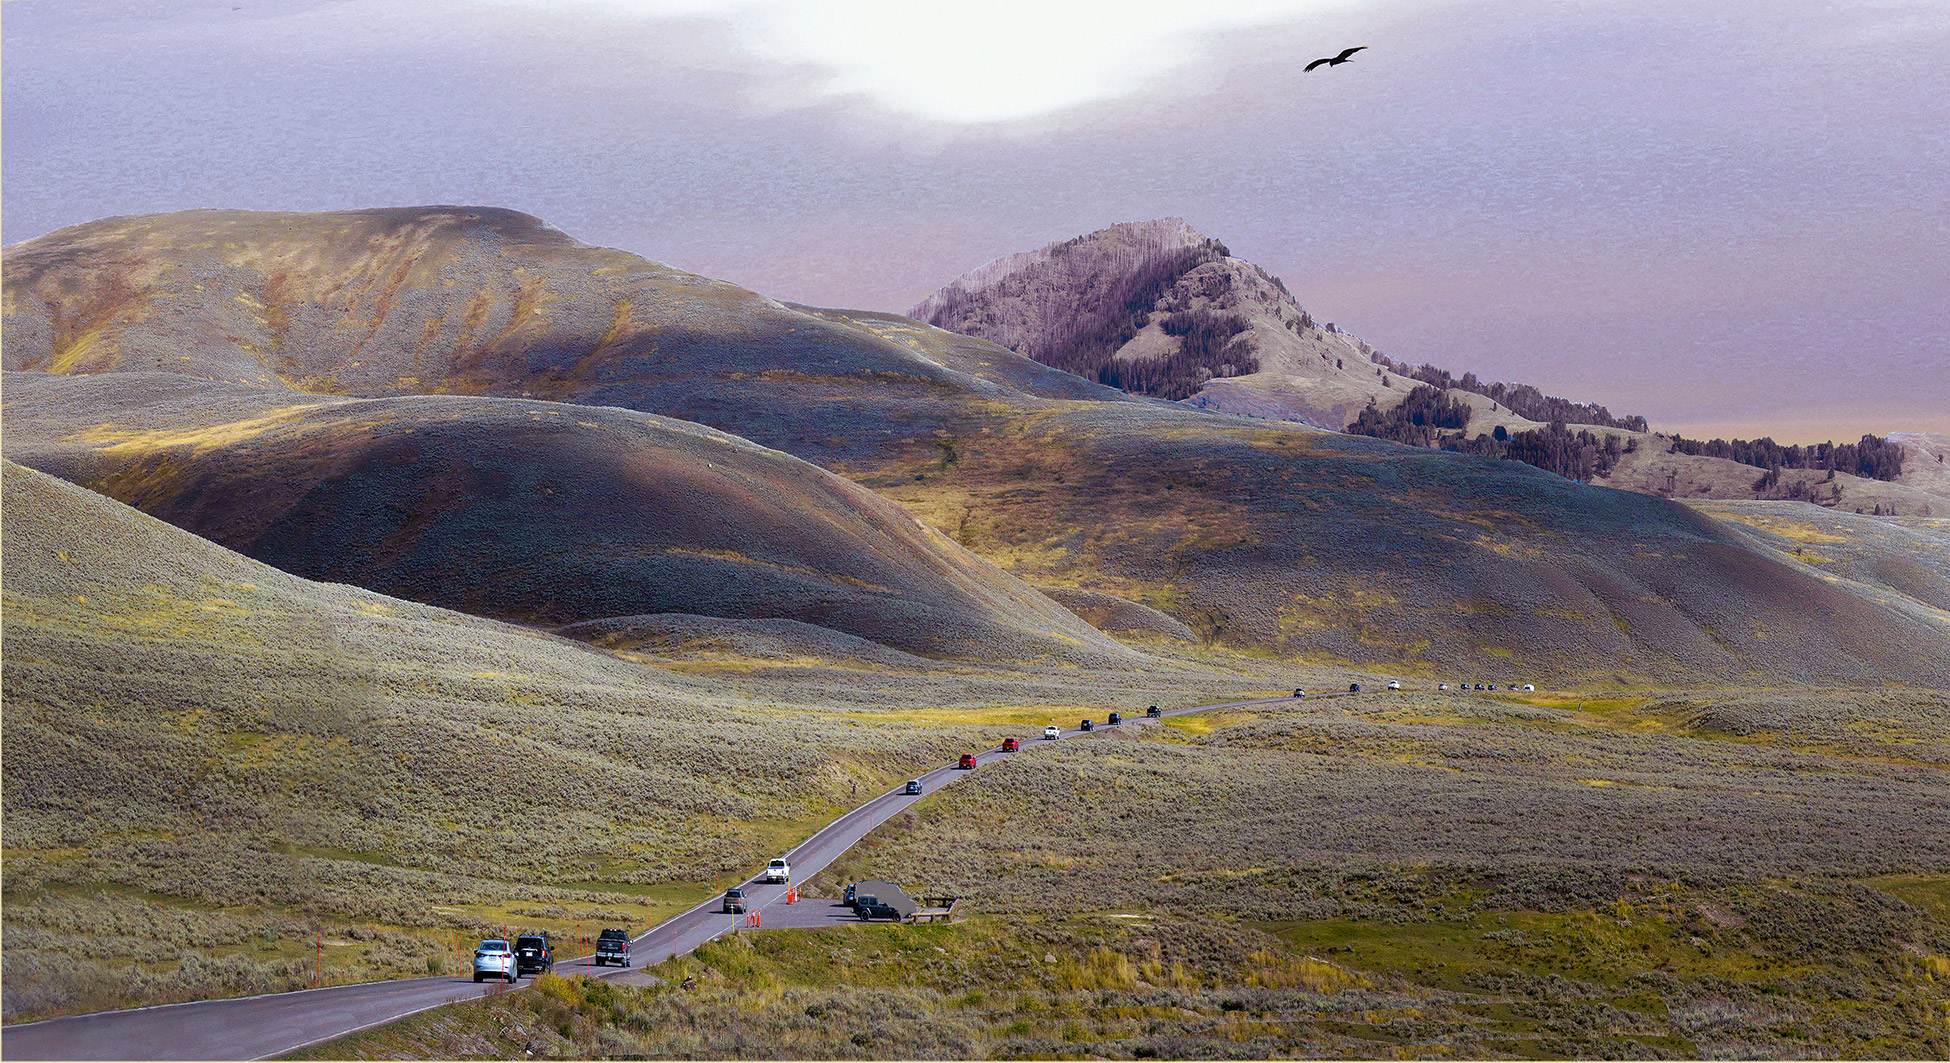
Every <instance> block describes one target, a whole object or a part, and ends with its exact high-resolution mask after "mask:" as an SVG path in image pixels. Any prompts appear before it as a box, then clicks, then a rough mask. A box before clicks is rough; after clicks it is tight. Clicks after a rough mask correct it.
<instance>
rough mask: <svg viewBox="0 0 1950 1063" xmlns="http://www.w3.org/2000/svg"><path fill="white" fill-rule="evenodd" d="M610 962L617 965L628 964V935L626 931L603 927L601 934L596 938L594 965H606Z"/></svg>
mask: <svg viewBox="0 0 1950 1063" xmlns="http://www.w3.org/2000/svg"><path fill="white" fill-rule="evenodd" d="M612 963H613V964H615V965H616V966H618V967H628V966H629V965H630V935H629V932H628V931H625V930H617V929H614V928H609V929H605V930H604V931H603V933H602V936H601V937H599V938H597V939H596V966H598V967H607V966H609V965H610V964H612Z"/></svg>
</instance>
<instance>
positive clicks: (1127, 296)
mask: <svg viewBox="0 0 1950 1063" xmlns="http://www.w3.org/2000/svg"><path fill="white" fill-rule="evenodd" d="M908 316H910V317H913V318H915V319H916V320H920V321H926V322H928V323H929V324H932V325H936V326H938V327H940V328H944V329H947V330H949V331H950V332H958V333H963V334H966V335H970V336H979V337H981V338H983V339H986V340H989V341H991V342H994V343H997V344H1000V345H1001V346H1004V347H1008V348H1010V349H1011V350H1014V351H1017V352H1019V353H1022V354H1026V355H1029V356H1030V357H1032V358H1035V359H1036V360H1037V361H1040V362H1044V363H1046V364H1049V365H1055V366H1058V367H1060V368H1064V369H1067V370H1070V371H1071V372H1076V373H1079V374H1080V375H1083V376H1085V377H1086V378H1089V379H1105V380H1112V381H1130V382H1133V383H1134V384H1138V385H1140V386H1134V387H1132V388H1131V390H1142V391H1144V392H1145V393H1147V394H1158V395H1163V396H1164V397H1167V398H1172V399H1190V400H1191V401H1192V402H1194V403H1195V404H1196V405H1198V406H1199V407H1201V408H1204V409H1214V410H1224V411H1226V412H1230V413H1249V414H1253V415H1255V416H1260V417H1276V418H1281V419H1288V420H1298V421H1304V422H1306V423H1308V424H1313V425H1317V426H1319V427H1322V428H1331V429H1339V428H1340V427H1341V426H1342V425H1345V424H1346V423H1347V422H1348V421H1350V420H1352V419H1353V418H1354V415H1355V414H1356V413H1357V412H1359V411H1360V409H1361V408H1362V407H1364V406H1366V405H1367V404H1368V403H1369V402H1375V403H1376V404H1378V405H1380V406H1382V407H1384V408H1386V407H1390V406H1393V405H1395V404H1396V403H1398V402H1399V401H1400V400H1401V397H1402V396H1404V395H1406V394H1407V393H1408V391H1409V390H1410V389H1412V388H1413V387H1414V382H1413V381H1404V380H1401V379H1400V378H1397V377H1391V376H1389V375H1388V374H1386V373H1384V372H1382V371H1381V370H1379V369H1378V367H1377V366H1375V364H1374V363H1373V361H1372V360H1371V357H1370V356H1371V355H1372V353H1373V351H1372V349H1371V348H1369V347H1368V346H1367V345H1366V344H1364V343H1362V342H1361V341H1359V340H1357V339H1355V338H1354V337H1352V336H1349V335H1347V334H1346V333H1344V332H1341V331H1339V330H1337V329H1335V328H1334V327H1333V326H1332V325H1331V324H1324V325H1323V324H1320V323H1318V322H1316V321H1315V320H1314V319H1313V316H1312V315H1311V314H1309V313H1307V311H1306V310H1304V309H1303V308H1302V307H1301V306H1300V304H1299V302H1298V301H1297V300H1295V298H1294V297H1293V294H1292V293H1291V292H1288V291H1287V290H1286V286H1285V285H1283V284H1281V283H1280V281H1279V279H1278V278H1276V277H1274V276H1272V275H1271V274H1268V273H1267V272H1266V271H1265V270H1263V269H1260V268H1259V267H1258V266H1255V265H1253V264H1251V263H1249V262H1245V261H1243V260H1241V259H1237V258H1234V257H1232V255H1231V252H1230V251H1228V250H1227V249H1226V247H1225V245H1223V244H1221V243H1219V242H1218V241H1216V240H1212V239H1209V238H1207V237H1204V236H1201V235H1199V234H1198V233H1196V232H1194V231H1193V230H1192V229H1191V227H1190V226H1188V225H1186V224H1185V221H1184V219H1182V218H1166V219H1163V220H1161V221H1150V222H1129V223H1124V224H1120V225H1113V226H1111V227H1110V228H1108V229H1101V230H1099V231H1097V232H1094V233H1090V234H1089V235H1086V236H1079V237H1076V238H1075V239H1072V240H1066V241H1063V242H1060V243H1054V244H1050V245H1048V246H1046V247H1043V248H1039V249H1037V250H1035V251H1027V252H1023V253H1021V254H1016V255H1011V256H1009V257H1007V258H1002V259H998V260H996V261H994V262H991V263H989V264H988V265H985V266H981V267H979V268H977V269H975V270H972V271H970V272H969V273H967V274H964V275H963V276H961V277H959V278H956V279H955V280H954V281H952V282H950V283H949V284H948V285H947V286H946V287H944V288H942V289H941V290H940V291H937V292H935V293H934V294H933V295H931V296H929V297H928V298H927V299H925V300H922V301H921V303H919V304H918V305H916V306H915V307H913V308H912V309H910V310H909V311H908ZM1483 405H1484V406H1486V407H1487V406H1488V405H1489V404H1488V403H1487V402H1485V403H1484V404H1483Z"/></svg>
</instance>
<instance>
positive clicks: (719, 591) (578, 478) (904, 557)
mask: <svg viewBox="0 0 1950 1063" xmlns="http://www.w3.org/2000/svg"><path fill="white" fill-rule="evenodd" d="M6 386H7V407H6V429H7V431H6V441H5V442H6V452H7V454H8V456H9V457H10V458H12V459H13V460H16V461H20V462H21V463H23V464H26V465H30V466H33V467H36V468H40V469H42V470H44V471H47V472H51V473H54V474H55V475H58V476H61V477H62V478H64V479H68V480H72V481H74V482H76V483H81V484H84V485H87V486H89V487H92V488H95V489H96V490H99V491H101V492H102V493H104V494H107V495H109V496H111V497H114V498H117V499H120V500H122V501H124V502H127V503H129V504H131V505H134V506H136V507H138V508H140V509H142V510H144V511H145V512H148V513H150V514H152V515H154V516H157V517H160V518H162V519H164V520H167V521H169V522H170V523H172V524H175V525H177V526H178V527H182V528H186V529H188V530H190V531H193V532H196V533H197V534H199V535H202V536H205V537H206V538H209V539H212V540H215V541H217V542H219V543H222V544H224V545H226V546H229V547H231V548H233V549H236V550H238V551H240V552H242V553H245V554H247V555H249V556H251V557H254V558H256V559H258V560H261V561H264V562H266V563H268V564H272V565H275V566H277V567H278V568H281V569H283V570H285V571H287V572H292V573H295V574H297V575H301V576H306V577H308V578H315V579H326V580H332V581H336V582H345V583H353V584H356V585H358V586H361V587H366V588H368V589H371V590H377V591H380V592H382V593H386V594H391V595H394V596H397V597H402V598H407V599H411V600H413V601H421V602H426V603H429V604H434V605H440V606H445V607H448V608H454V609H459V610H462V611H464V612H469V613H473V614H475V615H479V616H490V617H495V618H498V619H505V620H515V621H520V622H524V623H533V624H541V625H546V626H549V627H556V626H560V625H563V624H570V623H575V622H577V621H582V620H592V619H599V618H603V617H614V616H630V615H637V614H644V613H675V612H681V613H699V614H707V615H713V616H723V617H732V618H739V619H763V618H781V619H791V620H801V621H805V622H807V623H811V624H818V625H821V626H825V627H831V628H834V629H836V630H840V631H845V632H849V633H851V634H853V635H857V636H859V637H860V638H864V639H870V640H873V641H875V642H882V643H886V644H888V645H892V646H896V647H899V648H902V649H905V650H910V651H913V652H917V653H922V654H926V655H930V656H943V657H961V658H981V659H992V660H1001V659H1009V660H1025V659H1039V658H1061V659H1065V660H1072V661H1076V662H1078V663H1090V662H1095V663H1104V662H1106V661H1108V660H1112V659H1125V658H1129V657H1131V656H1133V655H1132V654H1131V652H1130V651H1129V650H1126V649H1124V648H1123V647H1122V646H1120V645H1119V644H1117V643H1115V642H1114V641H1112V640H1110V639H1108V638H1107V637H1105V636H1104V635H1102V634H1101V633H1099V632H1098V631H1096V630H1095V629H1093V628H1091V627H1090V626H1089V625H1087V624H1085V623H1083V622H1081V621H1080V620H1078V619H1077V618H1076V617H1075V616H1074V615H1073V614H1071V613H1069V612H1068V611H1066V610H1064V609H1063V608H1061V607H1060V606H1057V605H1056V604H1055V603H1053V602H1051V601H1050V600H1049V599H1047V598H1045V597H1043V596H1042V595H1041V594H1039V593H1037V592H1036V591H1035V590H1034V589H1032V588H1030V587H1028V586H1027V585H1025V584H1023V583H1022V582H1021V581H1019V580H1017V579H1016V578H1014V577H1012V576H1010V575H1008V574H1007V573H1005V572H1002V571H1001V570H999V569H997V568H996V567H995V566H994V565H992V564H990V563H988V562H986V561H983V560H981V559H980V558H977V557H976V556H974V555H973V554H970V553H969V552H968V551H966V550H964V549H963V548H961V547H960V546H958V545H956V544H955V543H953V542H950V541H948V540H947V539H945V538H943V537H942V536H941V535H939V534H938V533H936V532H933V531H930V530H929V529H927V528H925V527H923V526H922V525H920V524H919V523H917V522H916V521H915V520H914V519H913V518H912V517H910V516H908V514H907V513H905V512H904V511H902V510H901V509H900V508H899V507H898V506H895V505H893V504H892V503H889V502H887V501H886V500H885V499H882V498H880V497H878V496H876V495H875V494H873V493H872V492H870V491H867V490H865V489H863V488H861V487H859V486H858V485H856V484H853V483H851V482H849V481H847V480H844V479H841V478H840V477H837V476H834V475H832V474H830V473H827V472H825V471H823V470H821V469H819V468H817V467H816V466H813V465H810V464H808V463H806V462H804V461H800V460H799V459H797V458H793V457H791V456H789V455H785V454H781V453H778V452H777V451H772V450H767V449H765V448H763V447H759V446H757V445H754V444H752V443H749V442H746V441H744V440H741V439H736V438H733V437H730V436H726V435H724V434H723V433H721V432H716V431H713V430H711V429H708V428H703V427H700V426H698V425H693V424H687V423H684V422H680V421H672V420H669V419H667V418H662V417H657V416H653V415H649V414H642V413H635V412H631V411H627V410H619V409H613V408H595V407H580V406H565V405H560V404H556V403H546V402H536V401H524V400H514V399H493V398H473V397H461V396H440V397H410V398H397V399H371V400H352V399H339V398H316V397H311V396H299V395H294V394H293V393H291V392H288V391H284V390H280V389H271V388H256V389H246V388H241V387H239V386H236V385H219V384H210V383H202V382H197V381H192V380H189V379H187V378H184V377H179V376H172V375H168V374H109V375H97V376H92V377H72V378H64V377H55V376H47V375H44V374H9V376H8V378H7V383H6Z"/></svg>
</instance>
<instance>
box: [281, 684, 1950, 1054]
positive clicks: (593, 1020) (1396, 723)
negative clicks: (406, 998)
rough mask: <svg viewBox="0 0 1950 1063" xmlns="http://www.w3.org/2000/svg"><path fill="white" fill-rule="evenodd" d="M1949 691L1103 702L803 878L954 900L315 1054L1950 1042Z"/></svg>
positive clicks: (1897, 1045)
mask: <svg viewBox="0 0 1950 1063" xmlns="http://www.w3.org/2000/svg"><path fill="white" fill-rule="evenodd" d="M1862 715H1873V716H1875V717H1877V718H1879V719H1883V720H1887V721H1889V722H1888V723H1887V725H1885V726H1879V727H1877V728H1873V729H1870V728H1864V727H1861V726H1858V725H1857V724H1855V723H1854V722H1852V721H1853V720H1855V719H1859V718H1860V717H1861V716H1862ZM1946 725H1950V700H1946V696H1945V695H1943V694H1940V693H1933V692H1911V691H1893V690H1883V691H1818V692H1809V691H1794V692H1784V691H1767V690H1717V691H1684V692H1662V693H1652V694H1648V693H1642V692H1640V693H1631V694H1621V695H1617V696H1613V697H1607V698H1599V697H1593V696H1585V697H1579V696H1578V695H1575V694H1572V695H1538V696H1533V697H1526V698H1522V699H1518V698H1487V697H1482V696H1475V695H1462V696H1458V695H1447V696H1443V695H1436V694H1433V693H1416V692H1403V693H1401V694H1384V695H1376V696H1363V697H1362V698H1359V699H1338V700H1337V701H1334V702H1332V703H1329V702H1316V703H1312V704H1308V703H1305V702H1299V703H1291V704H1289V705H1283V706H1270V707H1264V708H1253V709H1249V710H1231V711H1228V712H1225V713H1215V714H1206V715H1201V716H1192V717H1179V718H1175V719H1172V720H1170V721H1168V722H1167V724H1166V725H1164V726H1157V725H1140V726H1137V727H1127V728H1125V729H1123V731H1122V732H1120V733H1118V734H1116V735H1111V736H1100V737H1099V738H1097V739H1093V740H1091V741H1086V742H1066V743H1064V744H1063V746H1062V747H1061V748H1059V749H1052V750H1048V751H1046V753H1045V755H1040V756H1037V757H1034V758H1021V759H1012V760H1010V761H1007V762H1005V763H999V764H995V765H991V766H988V767H985V768H983V769H982V770H981V771H980V772H979V773H977V774H976V775H975V776H974V777H973V778H971V779H969V780H968V781H967V784H966V785H963V786H958V787H956V788H954V789H953V790H944V791H942V792H940V793H939V794H936V795H933V796H931V797H930V798H928V799H927V800H925V801H923V802H922V803H921V804H920V805H919V806H917V807H916V809H914V810H912V811H911V812H910V813H908V814H907V815H906V816H905V817H903V818H901V819H896V820H894V821H890V822H889V823H888V824H886V825H885V826H883V827H882V828H881V829H880V830H879V831H877V832H876V833H875V834H874V835H872V836H870V837H869V838H868V839H867V840H866V841H865V842H863V843H862V844H861V845H859V846H857V847H856V848H855V849H854V850H853V851H852V852H851V853H849V854H848V856H847V857H845V858H843V859H842V860H841V861H840V862H839V863H838V864H836V865H834V867H833V868H832V869H830V870H829V872H827V873H826V874H823V875H821V876H820V877H819V878H818V879H816V880H814V881H813V882H812V883H810V884H809V886H808V889H809V890H810V891H811V892H813V893H814V894H829V893H835V892H837V887H838V886H839V884H841V883H843V882H846V881H852V880H853V879H856V878H861V877H868V876H873V877H887V878H891V879H894V880H896V881H900V882H903V883H909V884H912V885H913V886H914V887H915V888H916V889H924V890H927V891H929V892H935V891H940V892H952V893H958V894H961V895H962V896H963V897H964V898H965V901H964V903H965V904H966V905H968V906H969V907H970V908H971V910H972V911H973V912H974V915H973V917H972V918H970V919H969V920H968V921H966V922H964V923H961V924H957V925H951V926H884V925H882V926H840V927H831V928H823V929H813V930H778V931H762V932H757V933H752V934H747V935H743V936H740V937H738V938H734V939H729V940H724V941H720V942H717V943H714V944H712V945H710V946H708V947H706V948H704V949H701V950H699V951H698V952H697V953H695V954H694V955H693V956H691V957H688V958H684V959H679V960H675V961H671V962H669V963H666V964H663V965H661V966H660V967H658V968H657V969H655V970H654V971H652V972H650V973H652V974H655V975H657V976H659V977H660V978H662V979H663V983H662V984H659V985H648V986H643V985H638V986H609V985H604V984H601V983H597V982H591V981H584V980H580V979H548V980H544V982H543V983H542V984H541V986H540V987H539V991H537V992H531V993H522V994H515V995H510V996H501V997H496V998H495V999H492V1000H486V1001H483V1002H482V1003H479V1004H469V1005H464V1006H461V1007H457V1008H451V1009H445V1010H443V1011H441V1012H436V1013H430V1014H427V1015H423V1016H418V1017H415V1018H412V1019H409V1020H406V1021H405V1022H402V1023H398V1024H394V1025H392V1026H389V1027H386V1028H383V1029H380V1030H375V1031H370V1032H368V1033H365V1034H361V1035H358V1036H356V1037H354V1038H351V1039H348V1040H344V1041H340V1042H337V1043H334V1044H331V1045H327V1046H323V1047H321V1048H319V1049H317V1050H316V1051H315V1052H314V1053H312V1054H313V1055H315V1056H317V1057H318V1058H348V1057H349V1058H425V1057H455V1058H496V1057H508V1056H520V1055H522V1054H524V1053H532V1054H534V1055H536V1056H591V1055H594V1056H617V1055H622V1056H650V1057H656V1058H751V1059H762V1058H778V1057H797V1058H1050V1057H1096V1058H1153V1057H1156V1058H1175V1057H1192V1058H1232V1057H1239V1058H1265V1057H1267V1056H1269V1055H1285V1054H1302V1055H1320V1056H1334V1057H1358V1058H1372V1057H1376V1056H1391V1057H1412V1058H1427V1057H1445V1056H1463V1057H1478V1058H1485V1057H1497V1058H1508V1057H1557V1058H1562V1057H1598V1056H1603V1057H1613V1056H1626V1057H1654V1058H1657V1057H1679V1058H1695V1057H1706V1058H1744V1057H1756V1056H1759V1057H1788V1058H1802V1057H1816V1058H1821V1057H1835V1058H1941V1057H1942V1056H1943V1055H1944V1054H1945V1053H1946V1052H1950V1004H1946V994H1945V990H1944V987H1945V985H1946V983H1950V831H1946V830H1945V828H1944V827H1943V823H1942V816H1941V814H1940V813H1941V811H1942V809H1943V808H1945V807H1950V781H1947V780H1946V776H1945V774H1944V768H1945V765H1946V764H1950V741H1946V739H1947V738H1950V731H1947V730H1946Z"/></svg>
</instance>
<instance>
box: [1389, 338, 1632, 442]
mask: <svg viewBox="0 0 1950 1063" xmlns="http://www.w3.org/2000/svg"><path fill="white" fill-rule="evenodd" d="M1374 360H1375V362H1376V363H1377V364H1380V365H1382V366H1386V367H1387V368H1389V369H1392V370H1394V371H1395V372H1396V373H1398V374H1400V375H1402V376H1405V377H1408V378H1410V379H1412V380H1420V381H1422V382H1423V383H1425V384H1430V385H1433V386H1435V387H1438V388H1444V389H1447V388H1455V389H1458V390H1460V391H1473V392H1475V393H1476V394H1478V395H1483V396H1486V397H1488V398H1489V399H1490V401H1492V402H1496V403H1500V404H1501V405H1503V406H1504V407H1505V408H1507V409H1509V411H1510V412H1511V413H1514V414H1516V415H1517V416H1518V417H1521V418H1523V419H1525V420H1527V421H1543V422H1544V423H1546V424H1548V423H1550V422H1552V421H1563V422H1565V423H1566V424H1595V425H1600V426H1603V427H1605V428H1623V429H1625V430H1626V431H1628V432H1644V431H1649V430H1650V428H1651V425H1650V424H1649V423H1648V422H1647V421H1646V419H1645V418H1643V417H1640V416H1639V415H1637V414H1632V415H1630V416H1626V417H1615V416H1613V415H1612V412H1611V411H1610V410H1608V409H1606V408H1604V407H1603V406H1601V405H1599V404H1598V403H1595V402H1572V401H1571V400H1569V399H1560V398H1558V397H1557V396H1555V395H1546V394H1544V393H1543V392H1541V391H1539V390H1537V389H1536V388H1534V387H1532V386H1530V385H1529V384H1505V383H1503V382H1502V381H1500V380H1499V381H1495V382H1493V383H1487V384H1486V383H1484V382H1483V381H1481V380H1478V379H1477V378H1476V374H1475V373H1464V374H1463V375H1462V376H1460V377H1458V376H1454V375H1452V374H1451V373H1450V372H1449V371H1448V370H1447V369H1437V368H1436V367H1435V366H1432V365H1429V364H1427V363H1426V362H1425V363H1423V364H1422V365H1419V366H1415V367H1413V368H1411V367H1409V366H1407V365H1403V364H1402V363H1400V362H1397V361H1395V360H1394V359H1392V358H1390V357H1388V356H1387V355H1385V354H1382V353H1381V352H1379V351H1376V352H1374Z"/></svg>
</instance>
